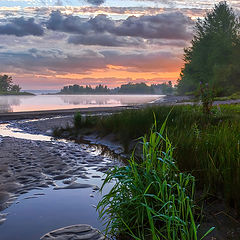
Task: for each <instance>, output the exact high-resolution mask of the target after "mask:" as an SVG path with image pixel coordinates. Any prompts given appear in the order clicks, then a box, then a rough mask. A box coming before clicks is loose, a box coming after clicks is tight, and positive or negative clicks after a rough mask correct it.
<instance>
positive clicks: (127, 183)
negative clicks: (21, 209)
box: [97, 122, 211, 240]
mask: <svg viewBox="0 0 240 240" xmlns="http://www.w3.org/2000/svg"><path fill="white" fill-rule="evenodd" d="M165 125H166V122H164V124H163V125H162V127H161V129H160V131H157V129H156V123H155V126H154V127H153V128H152V129H151V132H150V134H149V136H148V135H145V136H144V137H142V138H141V142H142V158H141V159H136V158H135V156H134V153H133V154H132V157H131V158H130V160H129V161H128V165H127V166H124V167H115V168H114V170H111V171H110V172H108V174H107V177H106V179H105V181H104V183H103V186H102V188H103V187H104V186H105V185H106V184H107V183H109V182H111V181H115V185H114V186H113V188H112V189H111V191H110V192H109V193H108V194H106V195H105V196H104V197H103V199H102V200H101V201H100V202H99V204H98V207H97V209H98V211H99V215H100V217H101V218H102V219H103V220H105V224H106V232H107V234H109V235H111V236H114V237H117V239H138V240H143V239H152V240H160V239H166V240H177V239H181V240H197V239H199V238H198V234H197V232H198V227H199V226H198V225H197V223H196V219H195V216H196V211H197V206H196V205H195V203H194V194H195V178H194V177H193V176H192V175H191V174H187V173H182V172H180V171H179V169H178V168H177V166H176V164H175V162H174V159H173V150H174V149H173V146H172V144H171V142H170V141H169V139H168V137H167V135H166V134H165V135H164V129H165ZM210 231H211V230H210ZM210 231H209V232H210ZM206 235H207V234H206ZM206 235H205V236H206ZM203 238H204V236H203V237H202V238H201V239H203Z"/></svg>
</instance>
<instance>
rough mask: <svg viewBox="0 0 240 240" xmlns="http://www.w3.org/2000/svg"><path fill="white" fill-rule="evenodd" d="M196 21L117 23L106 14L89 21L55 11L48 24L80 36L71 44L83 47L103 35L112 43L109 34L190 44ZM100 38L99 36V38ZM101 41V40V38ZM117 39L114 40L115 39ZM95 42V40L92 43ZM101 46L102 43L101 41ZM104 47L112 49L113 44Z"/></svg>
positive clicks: (170, 16)
mask: <svg viewBox="0 0 240 240" xmlns="http://www.w3.org/2000/svg"><path fill="white" fill-rule="evenodd" d="M192 24H193V21H192V20H191V19H190V18H189V17H187V16H185V15H183V14H182V13H180V12H173V13H162V14H157V15H152V16H140V17H135V16H131V17H128V18H127V19H126V20H120V21H117V20H113V19H111V18H109V17H107V16H106V15H104V14H99V15H97V16H96V17H93V18H90V19H85V18H80V17H78V16H72V15H67V16H63V15H62V14H61V12H60V11H53V12H52V13H51V15H50V19H49V20H48V22H47V28H48V29H50V30H53V31H62V32H67V33H72V34H78V36H74V37H70V39H69V42H70V43H75V44H77V43H79V44H82V43H83V42H85V40H84V39H86V38H87V37H86V35H87V34H90V36H91V35H92V36H93V35H94V34H97V33H102V34H106V33H107V35H102V36H101V37H103V36H104V37H105V38H107V39H108V40H109V39H110V36H109V34H111V35H113V36H119V37H138V38H143V39H175V40H176V39H180V40H188V39H190V38H191V37H192V33H191V31H190V30H189V26H191V25H192ZM95 37H97V36H95ZM99 38H100V37H99ZM112 38H113V37H112ZM92 42H93V40H92ZM98 42H101V41H100V40H98ZM103 42H104V44H103V46H112V43H111V44H109V45H106V42H108V41H103Z"/></svg>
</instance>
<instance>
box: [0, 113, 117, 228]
mask: <svg viewBox="0 0 240 240" xmlns="http://www.w3.org/2000/svg"><path fill="white" fill-rule="evenodd" d="M70 119H72V118H71V117H69V118H66V117H63V118H57V119H45V120H40V121H28V122H21V123H19V122H13V123H12V125H13V126H15V127H18V128H19V129H23V130H24V129H25V131H24V132H29V133H31V134H46V131H47V130H49V129H51V128H53V127H54V126H59V124H60V125H61V124H62V125H63V124H66V122H68V121H70ZM115 164H116V162H114V160H112V161H109V158H106V157H105V156H104V155H102V154H101V151H99V149H97V148H96V146H90V145H87V144H76V143H73V142H64V141H33V140H26V139H21V138H14V137H0V224H2V223H4V221H5V220H6V218H7V216H6V215H5V214H1V211H3V210H4V209H6V208H8V207H9V206H10V205H11V204H12V203H13V202H16V200H17V198H18V196H19V195H21V194H25V193H27V192H29V191H31V190H33V189H44V188H48V187H50V186H51V187H53V189H54V190H60V189H79V188H92V190H93V191H96V190H98V189H99V187H100V186H97V185H93V184H86V183H84V181H83V182H81V179H82V180H86V179H88V178H101V174H102V173H103V172H106V171H107V170H108V169H109V168H111V167H113V166H114V165H115ZM90 168H91V169H94V173H89V169H90ZM76 180H77V181H76ZM58 181H61V183H62V184H61V186H58V185H57V182H58ZM79 181H80V182H79ZM35 197H36V196H35Z"/></svg>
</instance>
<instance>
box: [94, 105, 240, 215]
mask: <svg viewBox="0 0 240 240" xmlns="http://www.w3.org/2000/svg"><path fill="white" fill-rule="evenodd" d="M170 110H171V107H166V106H160V107H151V108H146V109H141V110H129V111H124V112H122V113H120V114H114V115H111V116H106V117H104V118H102V119H99V120H98V121H97V129H98V131H99V132H101V133H103V134H109V133H114V134H115V135H116V136H117V138H118V139H119V141H120V142H122V144H123V145H124V146H129V145H130V143H131V141H132V140H134V139H136V138H138V137H140V136H141V135H144V134H146V133H149V129H150V128H151V125H152V122H153V121H154V118H153V114H152V113H153V112H154V113H155V115H156V118H157V119H158V124H160V123H161V122H164V120H165V119H166V117H167V115H168V113H169V111H170ZM211 113H212V114H209V115H207V114H204V113H203V112H202V107H200V106H175V107H174V109H173V110H172V112H171V115H170V116H169V119H168V137H169V138H170V139H171V141H172V143H173V145H174V146H175V159H176V161H177V163H178V166H179V168H180V169H181V170H184V171H189V172H191V173H192V174H193V175H194V176H195V177H196V178H197V179H198V183H199V185H198V187H203V186H206V187H207V188H209V190H210V192H211V193H213V194H221V196H222V197H223V198H224V199H225V201H226V203H227V204H228V205H229V206H231V207H234V208H235V209H236V210H237V211H238V212H239V213H240V205H239V203H240V150H239V149H240V147H239V146H240V134H239V133H240V105H226V106H221V107H216V106H214V107H213V108H212V109H211Z"/></svg>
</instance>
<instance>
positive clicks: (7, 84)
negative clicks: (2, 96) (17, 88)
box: [0, 75, 12, 92]
mask: <svg viewBox="0 0 240 240" xmlns="http://www.w3.org/2000/svg"><path fill="white" fill-rule="evenodd" d="M11 87H12V77H9V76H8V75H0V92H8V91H10V90H11Z"/></svg>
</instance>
